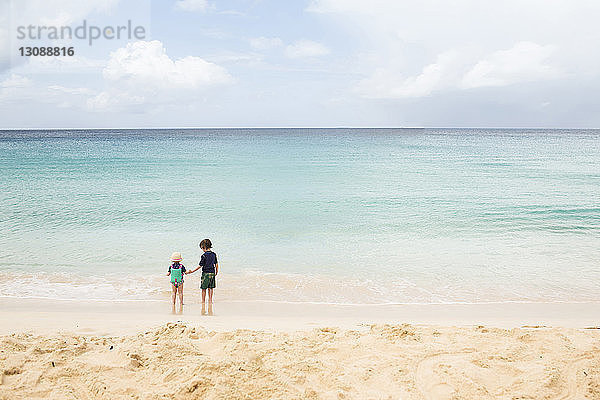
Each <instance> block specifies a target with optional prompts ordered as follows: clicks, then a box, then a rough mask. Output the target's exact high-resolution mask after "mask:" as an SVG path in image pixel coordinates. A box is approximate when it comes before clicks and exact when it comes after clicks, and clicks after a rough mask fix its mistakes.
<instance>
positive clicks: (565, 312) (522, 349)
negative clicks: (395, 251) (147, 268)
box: [0, 299, 600, 399]
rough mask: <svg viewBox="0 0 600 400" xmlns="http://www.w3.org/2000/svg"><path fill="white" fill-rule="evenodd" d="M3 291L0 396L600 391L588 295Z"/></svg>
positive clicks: (475, 395) (430, 395) (549, 394)
mask: <svg viewBox="0 0 600 400" xmlns="http://www.w3.org/2000/svg"><path fill="white" fill-rule="evenodd" d="M0 305H1V306H2V308H1V309H0V310H1V311H0V324H1V325H0V326H1V332H0V333H1V334H2V336H0V372H1V373H2V375H1V379H2V381H1V385H0V398H1V399H47V398H49V399H121V398H127V399H172V398H175V399H584V398H589V399H600V330H598V329H586V328H585V326H584V325H586V324H588V323H589V322H590V321H592V320H594V319H595V318H597V312H598V311H597V310H598V309H599V307H597V305H589V304H588V305H502V306H494V305H488V306H481V307H477V306H454V307H453V306H395V307H378V306H373V307H350V306H349V307H331V306H329V307H327V306H320V305H312V306H311V305H303V306H296V305H287V306H282V305H277V306H274V305H257V304H242V305H240V304H237V305H231V304H230V305H225V304H221V305H219V304H217V305H216V310H217V315H216V316H214V317H200V316H199V315H198V314H199V313H198V309H197V307H196V306H193V307H190V308H189V310H186V315H185V316H176V317H172V316H169V315H167V314H165V313H164V312H163V311H160V312H159V311H156V310H157V304H133V305H132V304H128V305H118V306H117V307H115V305H114V304H112V305H111V304H105V305H98V304H93V305H92V304H83V305H82V304H79V303H77V304H65V303H61V302H44V303H42V304H41V303H39V302H36V301H24V302H18V303H17V302H15V301H13V300H7V299H3V300H1V301H0ZM158 305H159V306H164V304H161V303H159V304H158ZM217 306H219V308H217ZM158 308H159V309H160V307H158ZM282 308H283V309H282ZM152 310H154V311H152ZM518 310H521V315H515V313H517V312H518ZM586 310H587V311H586ZM282 312H283V313H282ZM294 312H295V314H294ZM585 312H587V314H586V313H585ZM277 313H280V314H277ZM290 313H292V314H291V315H290ZM465 313H466V314H465ZM490 313H493V314H494V315H496V316H497V317H496V318H497V320H494V319H493V318H492V317H490ZM577 313H579V314H577ZM510 314H512V315H513V320H512V321H513V322H512V324H514V325H515V326H518V327H510V325H511V323H510V321H508V319H507V318H508V315H510ZM533 314H535V315H538V317H533V316H532V315H533ZM277 315H279V317H277ZM436 315H437V318H438V321H439V323H438V324H436V325H435V326H434V325H420V324H422V323H423V322H426V323H429V320H430V319H431V318H434V317H435V316H436ZM485 315H487V320H486V318H485V317H484V316H485ZM560 315H562V316H563V318H564V320H563V323H562V326H563V327H544V326H522V325H523V322H528V323H532V322H533V323H537V322H540V321H541V322H548V321H552V322H560ZM386 318H387V322H386ZM398 318H402V319H403V320H404V321H409V322H411V323H412V324H407V323H403V321H402V320H399V319H398ZM461 318H462V319H461ZM469 318H470V319H469ZM178 319H179V320H181V321H180V322H177V320H178ZM475 320H485V321H486V322H487V323H488V324H489V325H490V326H480V325H477V324H471V325H470V323H472V322H474V321H475ZM169 321H171V322H169ZM449 321H459V322H461V321H462V322H463V323H461V324H460V326H450V325H449V324H448V322H449ZM517 321H521V324H518V323H517ZM596 321H598V319H596ZM327 322H329V323H327ZM442 324H443V325H446V326H439V325H442ZM491 325H496V326H504V327H496V328H495V327H491ZM567 326H568V327H567ZM238 327H243V328H245V329H237V328H238ZM247 328H252V329H247Z"/></svg>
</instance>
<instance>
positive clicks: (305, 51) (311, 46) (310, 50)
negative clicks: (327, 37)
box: [285, 39, 330, 58]
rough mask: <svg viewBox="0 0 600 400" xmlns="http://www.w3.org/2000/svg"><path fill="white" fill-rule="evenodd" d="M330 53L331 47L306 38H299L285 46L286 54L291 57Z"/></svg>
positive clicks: (316, 55)
mask: <svg viewBox="0 0 600 400" xmlns="http://www.w3.org/2000/svg"><path fill="white" fill-rule="evenodd" d="M329 53H330V51H329V49H328V48H327V47H325V46H324V45H323V44H321V43H318V42H313V41H312V40H304V39H302V40H298V41H296V42H294V43H293V44H291V45H289V46H287V47H286V48H285V55H286V56H288V57H289V58H309V57H320V56H324V55H327V54H329Z"/></svg>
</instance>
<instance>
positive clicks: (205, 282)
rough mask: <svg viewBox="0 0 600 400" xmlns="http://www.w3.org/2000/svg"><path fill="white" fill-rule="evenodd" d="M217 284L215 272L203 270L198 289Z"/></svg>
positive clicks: (212, 287)
mask: <svg viewBox="0 0 600 400" xmlns="http://www.w3.org/2000/svg"><path fill="white" fill-rule="evenodd" d="M216 286H217V280H216V279H215V274H214V273H211V272H203V273H202V278H201V279H200V289H214V288H215V287H216Z"/></svg>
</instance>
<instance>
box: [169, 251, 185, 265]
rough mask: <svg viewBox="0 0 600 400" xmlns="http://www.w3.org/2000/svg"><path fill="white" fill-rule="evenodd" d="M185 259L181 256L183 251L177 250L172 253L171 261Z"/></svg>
mask: <svg viewBox="0 0 600 400" xmlns="http://www.w3.org/2000/svg"><path fill="white" fill-rule="evenodd" d="M181 260H183V258H182V257H181V253H180V252H178V251H176V252H174V253H173V254H171V261H173V262H175V261H181Z"/></svg>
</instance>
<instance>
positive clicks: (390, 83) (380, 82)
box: [356, 51, 461, 98]
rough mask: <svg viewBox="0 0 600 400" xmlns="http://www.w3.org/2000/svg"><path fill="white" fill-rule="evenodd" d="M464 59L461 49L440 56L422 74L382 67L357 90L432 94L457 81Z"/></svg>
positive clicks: (393, 95) (376, 93)
mask: <svg viewBox="0 0 600 400" xmlns="http://www.w3.org/2000/svg"><path fill="white" fill-rule="evenodd" d="M460 64H461V59H460V54H459V53H458V52H457V51H448V52H445V53H442V54H440V55H438V57H437V59H436V61H435V62H434V63H431V64H429V65H426V66H425V67H424V68H423V69H422V71H421V73H420V74H418V75H415V76H408V77H405V76H403V75H402V74H401V73H400V72H399V71H397V70H394V69H387V68H379V69H377V70H376V71H375V73H373V75H372V76H371V77H369V78H367V79H365V80H362V81H361V82H360V83H359V84H358V86H357V88H356V90H357V92H358V93H360V94H361V95H363V96H364V97H370V98H402V97H422V96H428V95H430V94H431V93H432V92H434V91H436V90H440V89H443V88H445V87H446V86H447V85H449V84H451V82H452V80H456V75H457V71H458V69H459V67H460Z"/></svg>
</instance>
